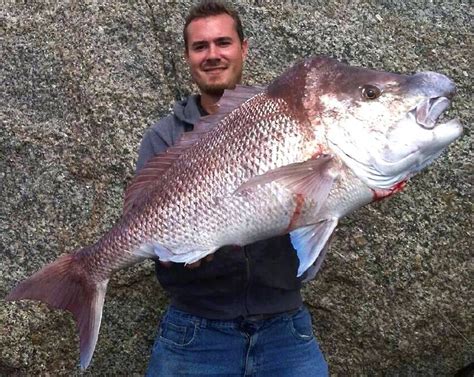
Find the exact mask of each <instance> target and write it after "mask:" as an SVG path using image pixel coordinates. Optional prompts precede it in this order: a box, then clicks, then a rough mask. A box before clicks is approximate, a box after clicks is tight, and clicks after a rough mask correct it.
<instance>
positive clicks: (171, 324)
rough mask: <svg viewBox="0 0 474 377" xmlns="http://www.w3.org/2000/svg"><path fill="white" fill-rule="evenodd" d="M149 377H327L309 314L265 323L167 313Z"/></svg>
mask: <svg viewBox="0 0 474 377" xmlns="http://www.w3.org/2000/svg"><path fill="white" fill-rule="evenodd" d="M146 375H147V376H149V377H151V376H153V377H155V376H166V377H176V376H219V377H230V376H236V377H237V376H239V377H242V376H252V377H293V376H295V377H296V376H298V377H299V376H305V377H320V376H328V366H327V363H326V361H325V360H324V357H323V354H322V353H321V351H320V349H319V346H318V343H317V341H316V339H315V337H314V335H313V330H312V326H311V316H310V314H309V312H308V310H307V309H306V308H301V309H299V310H298V311H296V312H293V313H292V314H281V315H277V316H275V317H272V318H270V319H265V320H257V321H254V320H245V319H236V320H229V321H220V320H209V319H205V318H201V317H196V316H193V315H190V314H188V313H185V312H182V311H179V310H176V309H174V308H172V307H170V308H168V310H167V312H166V313H165V315H164V317H163V319H162V321H161V323H160V328H159V332H158V336H157V339H156V341H155V344H154V346H153V352H152V356H151V360H150V363H149V365H148V370H147V373H146Z"/></svg>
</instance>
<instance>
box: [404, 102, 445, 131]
mask: <svg viewBox="0 0 474 377" xmlns="http://www.w3.org/2000/svg"><path fill="white" fill-rule="evenodd" d="M450 104H451V101H450V100H449V99H448V98H447V97H433V98H426V99H424V100H423V101H421V102H420V103H419V104H418V105H417V106H416V108H414V109H413V110H412V111H411V112H410V113H411V114H412V115H413V117H414V118H415V120H416V123H418V124H419V125H420V126H421V127H423V128H426V129H433V128H434V127H435V126H436V124H437V122H438V120H439V119H440V117H441V116H442V115H443V113H444V112H445V111H446V109H447V108H448V107H449V106H450Z"/></svg>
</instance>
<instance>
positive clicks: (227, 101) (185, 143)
mask: <svg viewBox="0 0 474 377" xmlns="http://www.w3.org/2000/svg"><path fill="white" fill-rule="evenodd" d="M263 90H264V88H263V87H254V86H244V85H237V86H236V88H235V89H226V90H225V91H224V94H223V95H222V98H221V99H220V100H219V102H218V103H217V106H218V110H217V112H216V113H215V114H212V115H207V116H205V117H202V118H201V119H200V120H199V121H198V122H197V123H196V124H195V125H194V129H193V131H190V132H185V133H184V134H183V135H182V136H181V138H180V139H179V140H178V142H177V143H176V144H175V145H174V146H172V147H170V148H168V149H167V150H166V152H164V153H160V154H157V155H156V156H154V157H153V158H151V159H150V160H149V161H148V162H147V163H146V164H145V166H144V167H143V168H142V169H141V170H140V171H139V172H138V174H137V175H135V177H134V178H133V179H132V180H131V182H130V184H129V185H128V187H127V189H126V191H125V198H124V205H123V214H124V215H125V214H126V213H128V212H129V211H130V209H132V208H133V207H134V206H136V205H138V204H139V203H141V202H142V200H143V198H145V197H146V192H147V191H148V190H149V189H150V188H151V187H153V185H154V184H156V183H157V182H158V181H159V179H160V177H161V176H163V174H164V173H165V172H166V171H167V170H168V169H169V168H170V166H172V165H173V164H174V163H175V162H176V160H178V159H179V157H180V156H181V155H182V154H183V152H184V151H185V150H187V149H188V148H189V147H191V146H192V145H194V144H195V143H196V142H197V141H199V140H200V139H201V138H202V137H203V136H204V135H206V134H207V133H208V132H209V131H210V130H212V129H213V128H214V127H215V126H216V125H217V124H218V123H219V122H220V121H221V120H222V119H223V118H225V117H226V116H227V115H228V114H229V113H230V112H232V111H233V110H234V109H236V108H237V107H239V106H240V105H241V104H242V103H244V102H245V101H247V100H248V99H250V98H252V97H253V96H255V95H257V94H259V93H261V92H262V91H263Z"/></svg>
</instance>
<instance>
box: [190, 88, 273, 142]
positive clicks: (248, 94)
mask: <svg viewBox="0 0 474 377" xmlns="http://www.w3.org/2000/svg"><path fill="white" fill-rule="evenodd" d="M264 90H265V87H263V86H248V85H237V86H236V87H235V89H226V90H224V94H223V95H222V97H221V99H220V100H219V102H217V107H218V110H217V112H216V113H215V114H211V115H207V116H205V117H202V118H201V119H200V120H199V122H198V123H197V124H196V125H195V126H194V130H195V131H198V132H199V131H201V132H202V131H205V132H207V131H208V129H209V127H210V126H211V127H212V126H213V125H215V124H217V123H219V122H220V121H221V120H222V119H224V118H225V117H226V116H227V115H228V114H229V113H231V112H232V111H233V110H235V109H236V108H237V107H239V106H240V105H242V104H243V103H244V102H245V101H247V100H248V99H250V98H252V97H254V96H256V95H257V94H260V93H262V92H263V91H264ZM192 132H194V131H192ZM188 133H190V132H187V134H188Z"/></svg>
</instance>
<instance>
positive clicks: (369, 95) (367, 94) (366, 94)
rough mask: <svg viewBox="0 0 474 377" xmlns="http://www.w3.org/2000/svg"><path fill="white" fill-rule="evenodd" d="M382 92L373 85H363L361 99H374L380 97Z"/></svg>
mask: <svg viewBox="0 0 474 377" xmlns="http://www.w3.org/2000/svg"><path fill="white" fill-rule="evenodd" d="M381 94H382V91H381V90H380V89H379V88H377V87H376V86H374V85H364V86H363V87H362V97H363V98H365V99H370V100H372V99H376V98H378V97H380V95H381Z"/></svg>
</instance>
